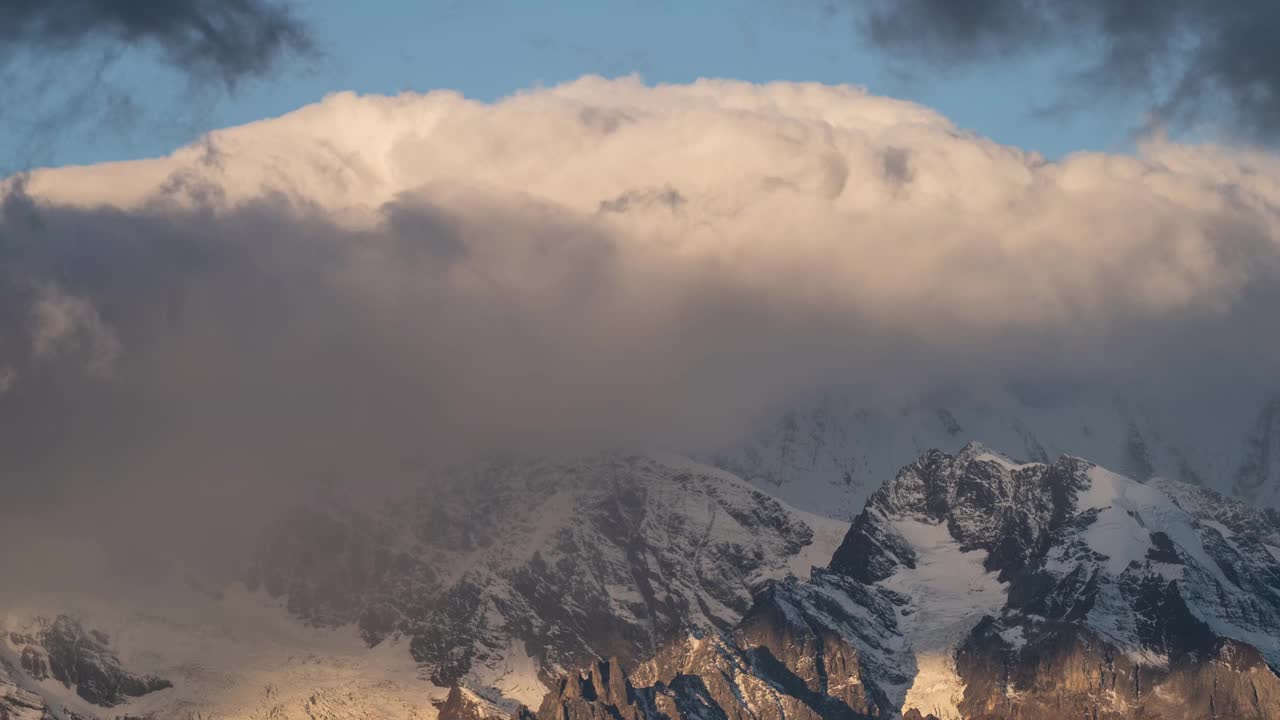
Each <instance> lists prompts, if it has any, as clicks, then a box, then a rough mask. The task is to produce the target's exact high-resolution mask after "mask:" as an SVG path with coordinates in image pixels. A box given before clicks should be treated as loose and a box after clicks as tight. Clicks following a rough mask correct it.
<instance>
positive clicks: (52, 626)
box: [5, 615, 172, 708]
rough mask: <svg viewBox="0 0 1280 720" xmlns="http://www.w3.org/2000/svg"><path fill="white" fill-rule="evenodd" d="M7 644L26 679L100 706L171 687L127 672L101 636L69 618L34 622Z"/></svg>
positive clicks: (169, 684)
mask: <svg viewBox="0 0 1280 720" xmlns="http://www.w3.org/2000/svg"><path fill="white" fill-rule="evenodd" d="M5 641H6V644H7V645H8V648H7V650H8V651H9V652H10V653H12V654H14V655H16V656H17V657H18V658H19V665H20V667H21V669H22V671H23V672H24V673H25V674H26V675H27V677H29V678H31V679H32V680H36V681H41V680H45V679H49V678H51V679H53V680H55V681H57V682H59V683H61V684H62V685H63V686H64V687H66V688H68V689H74V690H75V693H76V694H77V695H78V696H80V698H82V699H83V700H85V701H86V702H89V703H91V704H93V705H96V706H99V707H104V708H109V707H114V706H116V705H120V704H122V703H124V702H125V701H126V700H128V699H129V698H131V697H141V696H143V695H146V694H148V693H152V692H155V691H157V690H163V689H165V688H169V687H172V684H171V683H170V682H169V681H168V680H164V679H162V678H157V677H152V676H149V675H135V674H133V673H131V672H128V671H127V670H125V669H124V668H123V667H121V664H120V659H119V658H118V657H116V654H115V652H114V651H113V650H112V649H111V647H110V638H108V637H107V635H106V634H105V633H102V632H100V631H98V630H93V629H86V628H84V627H83V626H82V625H81V624H80V622H79V621H78V620H76V619H75V618H73V617H71V616H68V615H59V616H57V617H55V618H53V619H52V620H50V619H47V618H37V619H36V620H35V621H34V623H33V624H32V626H31V627H30V628H29V629H28V630H27V631H25V632H10V633H8V636H7V637H6V638H5Z"/></svg>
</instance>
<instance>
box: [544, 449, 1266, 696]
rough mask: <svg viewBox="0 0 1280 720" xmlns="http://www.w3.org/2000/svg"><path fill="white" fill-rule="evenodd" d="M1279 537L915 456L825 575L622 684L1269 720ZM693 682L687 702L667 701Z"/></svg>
mask: <svg viewBox="0 0 1280 720" xmlns="http://www.w3.org/2000/svg"><path fill="white" fill-rule="evenodd" d="M1276 528H1277V525H1276V524H1275V522H1274V514H1273V513H1267V512H1264V511H1258V510H1254V509H1252V508H1249V507H1247V506H1244V505H1242V504H1241V503H1238V502H1234V501H1231V500H1229V499H1227V498H1223V497H1222V496H1219V495H1217V494H1215V493H1213V492H1212V491H1209V490H1205V489H1203V488H1199V487H1195V486H1192V485H1187V484H1184V483H1180V482H1177V481H1171V480H1162V479H1153V480H1152V481H1151V482H1149V483H1141V482H1138V481H1136V480H1133V479H1131V478H1129V477H1125V476H1122V475H1119V474H1116V473H1113V472H1111V471H1108V470H1106V469H1104V468H1102V467H1099V466H1096V465H1094V464H1092V463H1090V462H1088V461H1086V460H1083V459H1080V458H1074V457H1067V456H1064V457H1061V458H1059V459H1058V460H1057V461H1054V462H1052V463H1039V462H1037V463H1020V462H1016V461H1014V460H1012V459H1010V458H1009V457H1007V456H1005V455H1002V454H1000V453H998V452H994V451H991V450H989V449H988V448H986V447H983V446H982V445H978V444H970V445H967V446H965V447H963V448H962V449H961V450H960V451H959V452H957V453H955V454H954V455H953V454H948V453H944V452H940V451H936V450H934V451H928V452H925V453H924V454H923V455H922V456H921V457H920V458H918V459H917V460H916V461H915V462H913V463H910V464H909V465H907V466H906V467H904V468H903V469H902V470H901V471H900V472H899V473H898V474H897V475H896V476H895V477H894V478H893V479H891V480H889V481H888V482H886V483H885V484H884V485H883V486H882V487H881V488H880V489H879V490H878V491H877V492H876V493H875V494H874V495H872V497H871V498H870V500H869V501H868V502H867V505H866V507H865V508H864V510H863V512H862V513H861V514H860V515H859V516H858V517H857V519H856V520H855V521H854V523H853V526H852V527H851V528H850V530H849V532H848V534H847V535H846V537H845V539H844V541H843V543H842V544H841V546H840V547H839V549H838V550H837V551H836V552H835V553H834V555H833V557H832V562H831V565H830V569H829V570H820V571H815V572H814V574H813V576H812V578H811V579H810V580H809V581H808V582H799V581H797V580H795V579H790V580H787V581H784V582H780V583H777V584H774V585H772V586H770V587H769V588H767V589H766V590H764V591H763V592H761V593H760V594H759V595H758V596H757V597H756V601H755V604H754V606H753V607H752V609H751V611H750V612H748V613H747V615H746V616H745V617H744V619H743V621H742V623H740V624H739V626H738V627H737V628H736V629H735V630H734V631H733V632H732V633H729V634H728V635H725V636H723V637H722V638H721V639H720V640H718V641H717V642H716V643H715V644H716V648H717V649H716V652H714V653H710V654H706V653H704V654H702V655H699V654H698V653H694V652H689V651H688V650H687V649H686V650H683V651H680V652H673V651H666V652H664V653H659V655H658V656H657V658H655V660H654V661H652V663H651V664H649V665H646V666H644V669H643V672H639V673H637V676H638V677H643V678H644V679H645V680H646V681H648V682H651V683H652V684H651V685H650V686H648V688H647V689H646V690H644V692H653V693H655V697H663V696H664V693H665V694H666V695H665V696H669V697H670V703H671V704H672V707H673V708H674V714H669V716H670V717H673V718H674V717H683V718H695V717H713V716H714V717H723V716H727V717H748V716H756V715H758V714H759V713H760V712H762V711H763V708H765V707H782V708H786V711H785V713H784V714H785V715H786V716H788V717H824V718H825V717H848V718H870V717H874V718H888V717H896V716H899V714H902V713H906V714H908V716H912V717H915V716H919V717H924V716H926V715H932V716H934V717H936V718H940V719H942V720H953V719H955V720H958V719H959V718H1007V717H1018V718H1024V719H1027V720H1050V719H1053V720H1057V719H1058V718H1061V717H1080V716H1083V717H1097V718H1104V717H1105V718H1112V719H1115V720H1121V719H1124V720H1128V719H1130V718H1138V717H1164V718H1171V719H1179V720H1180V719H1183V718H1185V719H1187V720H1190V719H1191V718H1196V719H1198V718H1201V717H1209V716H1216V717H1250V718H1252V717H1258V718H1265V717H1272V716H1280V676H1278V675H1277V668H1280V633H1277V632H1276V629H1275V628H1277V627H1280V615H1278V614H1277V613H1278V612H1280V559H1278V558H1280V550H1277V549H1276V548H1275V546H1273V545H1271V543H1272V542H1274V540H1275V537H1276ZM703 645H705V641H704V642H703V643H702V644H699V645H697V647H702V646H703ZM681 647H685V648H687V647H688V645H687V644H686V645H685V646H681ZM673 659H674V660H673ZM691 675H692V676H696V677H697V678H699V679H700V680H701V681H702V682H701V684H697V683H694V684H692V685H690V683H689V682H688V681H687V680H682V682H683V683H684V685H683V686H682V687H686V688H688V687H694V688H697V689H698V692H693V691H692V690H686V691H684V692H683V693H682V692H680V691H678V690H677V689H676V680H677V679H680V678H687V677H688V676H691ZM549 702H551V701H549ZM575 702H581V701H575ZM564 707H565V705H564V703H563V702H561V704H560V705H556V703H555V702H551V707H550V709H552V710H563V709H564ZM708 708H710V709H708ZM546 709H548V706H544V710H546ZM642 710H643V708H640V709H635V712H636V715H635V716H636V717H646V718H648V717H658V716H656V715H652V714H646V712H647V711H644V712H641V711H642ZM722 713H723V714H722ZM540 717H550V716H547V715H545V714H542V713H540Z"/></svg>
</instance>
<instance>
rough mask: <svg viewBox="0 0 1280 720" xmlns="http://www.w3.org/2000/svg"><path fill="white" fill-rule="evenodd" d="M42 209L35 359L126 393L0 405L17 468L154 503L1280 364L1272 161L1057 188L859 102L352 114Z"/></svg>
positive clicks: (242, 135) (75, 183)
mask: <svg viewBox="0 0 1280 720" xmlns="http://www.w3.org/2000/svg"><path fill="white" fill-rule="evenodd" d="M25 190H26V192H27V193H28V194H29V197H27V198H23V199H22V200H21V202H18V201H17V200H14V199H13V198H11V199H10V201H9V203H8V205H7V206H6V208H5V209H4V210H2V211H0V212H3V215H2V216H0V221H2V222H3V230H4V232H5V234H6V237H9V238H12V242H11V243H10V244H9V245H8V246H6V247H10V248H17V250H14V251H12V252H11V253H10V254H9V255H8V256H7V257H6V258H5V259H6V260H7V261H8V265H9V267H10V271H9V272H10V273H11V274H14V275H17V276H21V277H23V278H24V279H23V282H28V283H37V284H38V283H42V282H47V283H56V285H52V286H50V287H57V288H59V290H58V294H57V295H55V296H54V299H53V300H51V301H47V302H46V303H45V305H44V306H42V309H40V310H39V312H38V322H37V323H36V324H37V326H38V327H43V328H44V330H42V331H41V334H38V335H37V338H38V340H37V344H36V348H37V355H41V354H44V355H48V354H52V353H55V352H58V351H59V348H62V347H64V346H65V345H66V344H67V343H70V342H72V341H73V340H74V342H75V343H76V345H75V347H77V348H79V351H81V352H85V353H87V355H86V357H88V358H90V359H91V360H93V362H91V366H95V367H102V368H111V369H112V371H113V377H114V379H115V382H113V383H112V386H113V390H112V391H111V392H109V393H97V394H91V395H86V398H89V400H85V401H84V402H73V401H68V400H67V395H66V393H69V392H72V391H71V390H67V389H62V390H59V392H60V393H62V394H59V395H58V399H59V400H60V402H58V403H54V402H50V403H47V404H46V405H44V406H42V407H47V408H49V409H48V410H47V411H46V413H47V414H49V415H54V416H56V419H57V421H56V422H46V423H44V424H34V423H25V416H21V415H20V414H17V415H13V416H12V417H5V416H4V404H3V403H0V422H3V423H4V428H6V429H7V432H5V433H0V442H3V443H8V444H9V445H13V446H14V447H21V448H24V449H25V450H24V451H25V452H27V453H28V454H32V453H35V454H39V453H44V455H47V456H48V457H57V458H63V459H66V460H65V462H68V463H71V462H90V459H93V461H94V462H97V463H98V464H99V465H107V466H110V465H111V464H112V463H115V464H116V465H120V466H125V465H127V466H129V469H130V471H125V470H121V471H120V473H119V474H120V475H121V476H127V477H129V478H131V479H132V480H134V481H137V478H149V477H157V478H162V480H156V481H155V482H154V483H152V484H150V485H148V486H147V487H148V489H149V490H148V491H149V492H152V493H154V491H155V487H156V486H158V485H163V484H164V483H171V482H173V478H174V477H175V476H177V475H180V474H182V473H183V472H185V471H188V470H190V468H192V467H193V466H198V467H199V469H200V473H201V478H202V480H204V479H206V478H208V477H209V476H210V475H213V476H216V477H218V478H219V481H218V482H219V483H222V484H226V485H227V487H228V488H230V487H237V488H240V489H242V490H245V491H247V492H250V493H253V494H255V496H257V494H260V493H263V492H265V488H266V486H265V485H262V484H257V485H254V484H252V483H253V481H252V480H251V478H261V477H263V476H271V477H279V476H280V475H281V473H280V472H279V471H280V470H281V469H282V468H287V469H296V468H297V467H298V466H302V465H307V466H323V465H325V464H327V463H336V462H347V463H349V464H351V465H353V466H355V467H358V468H367V467H370V466H371V465H370V463H369V462H368V458H370V457H375V458H379V459H380V460H387V462H388V463H391V462H393V461H392V460H388V458H399V457H402V455H403V454H404V453H405V452H407V451H408V450H409V449H411V448H424V447H425V448H428V450H429V451H442V450H454V449H459V448H467V447H469V446H470V445H472V444H477V443H478V444H481V445H485V444H507V443H516V444H521V443H533V444H535V445H536V444H542V443H553V442H555V441H563V440H565V439H566V438H571V439H572V440H573V441H577V442H585V443H617V442H622V443H628V444H648V443H654V444H663V445H675V446H680V445H691V444H693V445H696V444H704V443H707V444H710V443H715V442H717V441H718V440H719V439H721V438H723V437H725V436H726V435H730V434H733V433H735V432H736V431H737V430H738V429H739V428H740V426H741V425H742V424H744V423H746V422H748V421H749V420H750V419H752V418H753V417H754V415H755V413H757V412H759V411H761V410H762V409H765V408H768V407H770V406H772V405H775V404H778V403H780V402H784V401H786V399H788V398H790V397H792V396H794V395H795V394H797V393H802V392H805V391H807V390H809V389H811V388H813V387H814V386H821V385H825V384H837V383H850V384H856V383H871V384H873V385H875V386H877V388H879V389H882V390H885V391H887V392H891V391H895V390H900V391H904V392H911V393H920V392H924V391H925V390H927V389H928V388H930V387H931V386H933V385H938V384H946V383H951V382H958V381H964V380H966V379H968V378H970V377H974V376H981V377H982V378H984V379H990V378H991V377H992V376H1000V375H1002V374H1011V375H1026V374H1029V373H1045V374H1068V375H1072V376H1085V377H1105V378H1108V379H1110V380H1113V381H1114V380H1119V381H1122V382H1123V381H1128V380H1132V379H1134V378H1145V377H1146V376H1149V375H1155V374H1161V373H1164V372H1166V371H1172V369H1178V370H1179V371H1186V372H1190V373H1193V375H1194V377H1195V378H1196V382H1197V384H1198V385H1199V386H1200V387H1204V386H1205V384H1206V383H1215V382H1230V383H1236V384H1239V383H1245V382H1274V378H1275V377H1277V372H1278V368H1277V358H1280V348H1278V347H1277V344H1278V343H1280V340H1277V338H1276V337H1275V336H1276V335H1277V333H1273V332H1266V330H1265V329H1266V327H1267V326H1268V323H1271V322H1273V318H1272V315H1271V307H1272V306H1273V301H1274V300H1275V299H1276V298H1277V297H1278V296H1280V282H1278V279H1280V161H1278V160H1277V158H1276V157H1274V156H1272V155H1269V154H1266V153H1261V152H1254V151H1244V150H1238V149H1232V148H1224V147H1214V146H1186V145H1176V144H1171V143H1168V142H1165V141H1159V140H1155V141H1152V142H1150V143H1147V144H1145V145H1144V146H1143V147H1142V148H1141V149H1140V151H1139V152H1138V153H1137V154H1136V155H1133V156H1127V155H1103V154H1081V155H1075V156H1070V157H1067V158H1065V159H1063V160H1061V161H1059V162H1046V161H1045V160H1043V159H1042V158H1040V157H1039V156H1037V155H1035V154H1033V153H1027V152H1024V151H1022V150H1019V149H1017V148H1011V147H1006V146H1001V145H999V144H997V143H994V142H992V141H990V140H987V139H984V138H981V137H977V136H974V135H972V134H970V133H967V132H964V131H962V130H960V129H957V128H956V127H955V126H953V125H952V124H951V123H950V122H949V121H947V120H946V119H945V118H943V117H941V116H940V115H938V114H937V113H934V112H932V111H930V110H928V109H927V108H923V107H920V106H918V105H914V104H911V103H905V102H901V101H896V100H891V99H886V98H880V97H875V96H871V95H869V94H867V93H865V92H863V91H862V90H859V89H856V88H848V87H824V86H820V85H791V84H775V85H765V86H755V85H749V84H744V83H736V82H728V81H701V82H698V83H695V84H692V85H687V86H659V87H648V86H645V85H643V84H642V83H641V82H640V81H638V80H636V79H621V80H615V81H608V80H602V79H599V78H584V79H582V80H580V81H577V82H575V83H570V84H568V85H564V86H560V87H556V88H551V89H546V90H536V91H530V92H527V93H523V94H520V95H517V96H514V97H511V98H508V99H506V100H503V101H501V102H499V103H496V104H483V103H478V102H473V101H470V100H466V99H464V98H462V97H460V96H458V95H456V94H454V93H448V92H439V93H432V94H429V95H424V96H419V95H403V96H399V97H357V96H355V95H352V94H341V95H335V96H332V97H329V98H327V99H326V100H325V101H324V102H322V103H319V104H317V105H313V106H310V107H307V108H303V109H301V110H299V111H297V112H295V113H292V114H290V115H287V116H284V117H282V118H278V119H274V120H265V121H262V122H259V123H254V124H251V125H247V126H244V127H240V128H233V129H229V130H224V131H220V132H217V133H214V134H213V135H211V136H210V137H209V138H208V140H207V141H206V142H202V143H199V144H197V145H195V146H192V147H191V148H187V149H184V150H180V151H179V152H177V153H175V154H174V155H173V156H171V157H168V158H162V159H156V160H145V161H138V162H131V163H116V164H108V165H99V166H93V167H84V168H65V169H57V170H47V171H39V172H35V173H32V174H31V175H30V176H29V177H28V178H27V179H26V185H25ZM19 209H20V210H21V212H19V211H18V210H19ZM0 252H6V253H9V252H10V251H7V250H6V251H0ZM0 280H2V278H0ZM78 298H92V299H93V302H94V304H93V305H88V304H85V303H84V301H83V300H79V299H78ZM3 319H4V313H3V309H2V308H0V320H3ZM5 330H6V328H4V327H0V332H5ZM39 338H43V339H39ZM5 347H10V348H12V347H13V344H12V343H9V344H6V345H5ZM121 347H127V348H128V352H127V353H121V352H120V348H121ZM94 359H96V360H94ZM0 360H6V359H5V358H0ZM18 369H19V370H23V371H24V375H23V380H24V385H25V383H26V382H27V380H28V379H29V378H28V373H26V372H25V370H24V368H22V367H21V366H18ZM1224 378H1225V379H1224ZM86 392H89V391H86ZM75 397H78V396H75ZM90 400H91V401H90ZM28 402H30V403H38V402H39V401H38V400H29V401H28ZM28 407H30V406H28ZM15 412H16V411H15ZM57 413H64V415H57ZM81 446H85V447H87V448H89V449H87V450H84V451H83V452H79V451H76V452H73V451H72V450H73V449H80V448H81ZM32 448H34V450H33V449H32ZM0 449H2V448H0ZM68 458H69V459H68ZM138 463H146V464H150V465H154V466H156V467H163V472H161V471H158V470H156V467H152V468H149V470H150V471H149V472H141V471H138V472H133V471H132V470H133V469H134V467H133V466H134V465H136V464H138ZM76 469H79V468H68V467H63V466H59V467H57V468H55V469H54V470H51V471H50V472H51V473H54V474H57V475H59V476H66V477H72V476H76V473H75V472H73V470H76ZM224 470H225V471H226V472H222V471H224ZM232 470H233V471H232ZM251 470H256V471H257V472H251ZM224 478H232V479H233V480H225V479H224ZM236 478H243V479H242V480H238V481H235V479H236ZM69 482H70V481H69ZM235 482H240V483H242V485H236V484H235ZM211 486H219V487H220V486H221V485H219V484H218V483H212V484H211V483H204V484H202V486H201V487H202V489H203V488H208V487H211ZM175 492H176V491H175ZM228 492H230V490H228ZM147 497H148V501H153V495H148V496H147Z"/></svg>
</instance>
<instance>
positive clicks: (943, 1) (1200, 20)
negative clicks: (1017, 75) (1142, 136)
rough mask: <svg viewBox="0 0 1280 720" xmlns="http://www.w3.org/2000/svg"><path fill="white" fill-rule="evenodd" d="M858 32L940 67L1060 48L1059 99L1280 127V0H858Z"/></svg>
mask: <svg viewBox="0 0 1280 720" xmlns="http://www.w3.org/2000/svg"><path fill="white" fill-rule="evenodd" d="M850 5H852V7H853V9H854V12H855V14H856V16H857V18H858V23H859V26H860V28H861V29H862V31H863V33H864V34H865V36H866V37H867V38H868V39H869V41H870V42H872V43H873V44H874V45H876V46H877V47H879V48H881V49H883V50H886V51H888V52H890V53H892V54H893V56H894V57H895V58H897V59H899V60H902V61H903V62H904V63H912V62H916V61H918V60H926V61H929V62H931V63H932V64H933V65H934V66H936V67H950V66H955V65H957V64H964V63H983V62H993V61H1001V60H1010V59H1015V58H1019V57H1025V56H1029V55H1032V54H1045V53H1051V52H1057V51H1064V53H1063V54H1064V57H1067V58H1069V62H1070V63H1073V66H1072V67H1071V68H1070V69H1069V70H1068V74H1069V78H1068V80H1069V82H1068V89H1067V90H1066V91H1065V93H1064V94H1063V97H1062V104H1063V106H1064V108H1070V107H1081V106H1084V105H1086V104H1089V105H1097V104H1100V103H1103V102H1112V101H1114V100H1116V99H1122V100H1123V99H1126V98H1129V97H1132V96H1133V95H1134V94H1135V93H1136V94H1138V96H1139V97H1143V98H1144V99H1145V100H1146V102H1147V103H1148V104H1149V108H1150V110H1151V112H1152V118H1151V119H1150V121H1151V122H1153V123H1160V124H1171V125H1177V126H1183V127H1185V126H1190V125H1193V124H1195V123H1199V122H1202V121H1210V122H1222V123H1225V124H1227V125H1228V126H1230V127H1232V128H1233V129H1234V130H1236V131H1238V132H1241V133H1243V134H1245V136H1246V137H1248V138H1249V139H1257V140H1264V141H1267V140H1275V139H1276V138H1277V137H1280V44H1278V43H1276V42H1275V38H1276V37H1280V4H1276V3H1274V2H1270V1H1269V0H1240V1H1239V2H1215V1H1214V0H1159V1H1157V0H1151V1H1136V2H1123V1H1121V2H1116V1H1113V0H1079V1H1075V2H1057V1H1056V0H971V1H967V2H953V1H952V0H892V1H886V0H858V1H857V2H853V3H850Z"/></svg>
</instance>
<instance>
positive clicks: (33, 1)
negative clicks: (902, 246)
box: [0, 0, 313, 87]
mask: <svg viewBox="0 0 1280 720" xmlns="http://www.w3.org/2000/svg"><path fill="white" fill-rule="evenodd" d="M86 45H102V46H104V47H113V46H150V47H153V48H155V49H157V50H158V51H159V52H160V54H161V57H162V58H163V60H164V61H165V62H166V63H168V64H170V65H172V66H174V67H176V68H178V69H180V70H181V71H182V72H184V73H187V74H190V75H191V76H193V77H198V78H202V79H207V78H216V79H217V80H219V81H221V82H223V83H225V84H226V85H227V86H228V87H234V86H235V85H236V83H238V82H239V81H241V80H242V79H245V78H249V77H255V76H261V75H264V74H266V73H268V72H270V71H271V70H273V69H274V67H275V66H276V64H277V63H278V62H280V61H281V60H282V59H283V58H285V57H287V56H290V55H295V54H306V53H309V52H311V51H312V50H313V43H312V39H311V35H310V33H309V31H308V29H307V27H306V25H305V24H304V23H303V22H302V21H301V20H300V19H299V18H298V16H297V15H296V13H295V12H294V10H293V8H292V6H291V5H290V4H288V3H286V2H281V1H280V0H165V1H164V2H153V1H151V0H3V1H2V2H0V61H3V60H7V59H9V58H10V57H11V56H12V55H13V54H15V53H17V52H19V51H25V52H31V53H33V54H42V55H43V54H52V53H65V52H71V51H75V50H79V49H81V48H83V47H85V46H86Z"/></svg>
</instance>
